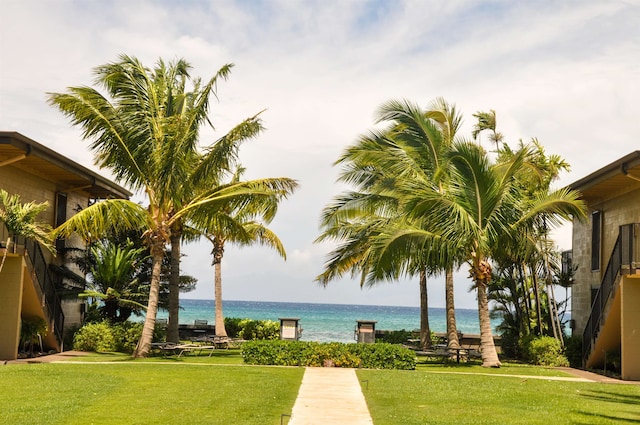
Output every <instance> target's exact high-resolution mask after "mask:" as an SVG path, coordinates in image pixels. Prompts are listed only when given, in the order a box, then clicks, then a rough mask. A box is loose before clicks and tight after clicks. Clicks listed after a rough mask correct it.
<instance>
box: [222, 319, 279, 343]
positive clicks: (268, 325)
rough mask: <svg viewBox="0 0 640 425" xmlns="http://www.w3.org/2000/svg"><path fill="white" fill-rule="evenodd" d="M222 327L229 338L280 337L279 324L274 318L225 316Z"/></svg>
mask: <svg viewBox="0 0 640 425" xmlns="http://www.w3.org/2000/svg"><path fill="white" fill-rule="evenodd" d="M224 328H225V330H226V331H227V335H228V336H230V337H231V338H242V339H246V340H252V339H271V340H273V339H278V338H280V324H279V323H278V322H276V321H274V320H253V319H240V318H237V317H225V318H224Z"/></svg>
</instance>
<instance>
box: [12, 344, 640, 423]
mask: <svg viewBox="0 0 640 425" xmlns="http://www.w3.org/2000/svg"><path fill="white" fill-rule="evenodd" d="M74 360H81V361H82V362H83V364H76V363H66V364H65V363H56V364H31V365H8V366H0V422H1V423H7V424H9V423H10V424H122V423H127V424H165V423H172V422H174V423H176V422H177V423H188V424H255V425H262V424H280V417H281V415H282V414H283V413H284V414H289V413H291V409H292V407H293V403H294V401H295V397H296V395H297V392H298V388H299V385H300V382H301V379H302V375H303V373H304V369H302V368H282V367H260V366H241V365H240V363H241V362H242V358H241V357H240V354H239V351H238V350H228V351H226V350H219V351H215V352H214V353H213V355H212V356H211V357H208V356H207V355H200V356H197V355H193V354H190V355H187V356H183V357H180V358H178V357H175V356H174V357H169V358H164V357H161V356H158V357H151V358H149V359H141V360H135V361H132V360H131V358H130V357H129V356H126V355H123V354H92V355H88V356H84V357H81V358H75V359H74ZM357 373H358V377H359V379H360V380H361V381H362V389H363V393H364V395H365V397H366V399H367V404H368V405H369V409H370V412H371V415H372V417H373V420H374V424H375V425H385V424H389V425H391V424H393V425H396V424H403V425H411V424H420V425H423V424H451V423H456V424H505V423H508V424H545V425H550V424H554V425H555V424H599V423H603V424H605V423H621V422H622V423H640V386H635V385H612V384H597V383H579V382H564V381H551V380H546V379H536V378H535V377H539V376H542V377H555V376H568V375H567V374H566V373H564V372H561V371H558V370H555V369H547V368H540V367H533V366H528V365H519V364H506V365H504V367H502V368H500V369H485V368H482V367H480V366H478V365H469V364H460V365H457V364H447V365H441V364H419V365H418V368H417V370H415V371H389V370H359V371H358V372H357ZM486 374H489V375H493V376H486ZM505 374H507V375H526V376H528V377H525V378H514V377H509V376H504V375H505ZM365 381H366V382H365ZM284 423H287V420H286V419H285V420H284Z"/></svg>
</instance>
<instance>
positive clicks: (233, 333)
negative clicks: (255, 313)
mask: <svg viewBox="0 0 640 425" xmlns="http://www.w3.org/2000/svg"><path fill="white" fill-rule="evenodd" d="M241 321H242V319H240V318H239V317H225V318H224V328H225V330H226V331H227V336H230V337H231V338H237V337H238V334H239V333H240V330H241V329H242V328H241V327H240V322H241Z"/></svg>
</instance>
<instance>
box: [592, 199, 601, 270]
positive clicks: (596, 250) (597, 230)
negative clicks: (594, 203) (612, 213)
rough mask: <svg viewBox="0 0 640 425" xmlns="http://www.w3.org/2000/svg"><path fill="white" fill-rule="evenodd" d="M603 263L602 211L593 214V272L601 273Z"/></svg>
mask: <svg viewBox="0 0 640 425" xmlns="http://www.w3.org/2000/svg"><path fill="white" fill-rule="evenodd" d="M601 261H602V211H600V210H597V211H593V212H592V213H591V271H592V272H595V271H599V270H600V263H601Z"/></svg>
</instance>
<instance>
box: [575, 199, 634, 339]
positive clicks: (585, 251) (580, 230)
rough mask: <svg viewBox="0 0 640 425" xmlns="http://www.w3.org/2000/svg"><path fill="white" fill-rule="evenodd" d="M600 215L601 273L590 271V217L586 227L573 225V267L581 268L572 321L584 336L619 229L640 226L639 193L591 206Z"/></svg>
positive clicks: (582, 224)
mask: <svg viewBox="0 0 640 425" xmlns="http://www.w3.org/2000/svg"><path fill="white" fill-rule="evenodd" d="M593 211H601V214H602V216H601V220H602V233H601V235H602V238H601V242H602V243H601V251H600V252H601V254H600V269H599V270H597V271H591V229H592V220H591V214H590V215H589V218H588V220H587V221H585V222H584V223H580V222H574V223H573V241H572V244H573V257H572V261H573V266H574V267H575V266H578V270H577V271H576V275H575V284H574V286H573V288H572V292H571V295H572V300H571V317H572V319H574V320H575V323H576V327H575V331H576V333H578V334H582V332H583V330H584V327H585V325H586V323H587V320H588V319H589V314H590V312H591V289H592V288H598V287H600V281H601V279H602V275H603V274H604V272H605V269H606V267H607V263H608V262H609V258H610V257H611V252H612V250H613V247H614V245H615V243H616V240H617V238H618V234H619V227H620V226H621V225H624V224H629V223H640V189H636V190H632V191H626V192H623V193H614V194H611V196H610V197H609V198H606V199H601V200H599V201H597V202H591V203H589V212H590V213H592V212H593Z"/></svg>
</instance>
